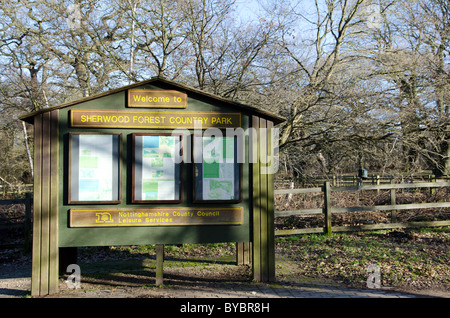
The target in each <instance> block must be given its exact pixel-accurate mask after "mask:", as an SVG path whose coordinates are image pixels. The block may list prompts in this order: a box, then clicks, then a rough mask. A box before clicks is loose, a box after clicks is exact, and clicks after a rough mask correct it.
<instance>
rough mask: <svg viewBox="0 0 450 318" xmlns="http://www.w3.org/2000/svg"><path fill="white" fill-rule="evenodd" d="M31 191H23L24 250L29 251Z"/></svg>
mask: <svg viewBox="0 0 450 318" xmlns="http://www.w3.org/2000/svg"><path fill="white" fill-rule="evenodd" d="M31 204H32V203H31V193H30V192H27V193H25V224H24V236H25V239H24V245H25V251H26V252H27V253H28V252H30V251H31Z"/></svg>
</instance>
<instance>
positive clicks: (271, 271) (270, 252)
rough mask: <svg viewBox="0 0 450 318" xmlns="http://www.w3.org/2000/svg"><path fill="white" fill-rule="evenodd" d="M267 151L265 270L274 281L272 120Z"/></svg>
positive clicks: (273, 158) (269, 124) (270, 279)
mask: <svg viewBox="0 0 450 318" xmlns="http://www.w3.org/2000/svg"><path fill="white" fill-rule="evenodd" d="M267 132H268V134H267V149H268V151H267V153H268V165H269V167H268V174H267V255H268V263H267V266H268V268H267V271H268V281H275V201H274V200H275V198H274V173H275V171H274V168H275V164H276V163H275V162H274V160H275V157H274V155H275V154H274V146H275V145H273V144H272V141H273V139H272V137H273V136H272V134H273V122H271V121H267Z"/></svg>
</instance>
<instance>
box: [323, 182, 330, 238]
mask: <svg viewBox="0 0 450 318" xmlns="http://www.w3.org/2000/svg"><path fill="white" fill-rule="evenodd" d="M323 191H324V196H323V197H324V214H325V227H324V232H325V233H326V234H327V235H331V187H330V182H328V181H326V182H325V184H324V186H323Z"/></svg>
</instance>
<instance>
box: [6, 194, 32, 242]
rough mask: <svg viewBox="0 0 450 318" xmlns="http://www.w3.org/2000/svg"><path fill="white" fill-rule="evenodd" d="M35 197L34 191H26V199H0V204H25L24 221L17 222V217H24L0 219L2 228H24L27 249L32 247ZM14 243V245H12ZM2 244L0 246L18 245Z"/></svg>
mask: <svg viewBox="0 0 450 318" xmlns="http://www.w3.org/2000/svg"><path fill="white" fill-rule="evenodd" d="M32 203H33V199H32V193H30V192H28V193H25V198H24V199H11V200H0V205H10V204H23V205H25V216H24V220H23V221H19V222H17V219H22V218H23V217H18V218H16V219H11V218H9V219H7V220H5V221H6V222H1V221H0V230H3V229H13V228H21V227H22V228H23V230H24V246H25V249H30V248H31V224H32V220H31V219H32V218H31V207H32ZM12 245H14V246H12ZM12 245H11V244H0V247H3V248H5V247H16V245H17V244H12Z"/></svg>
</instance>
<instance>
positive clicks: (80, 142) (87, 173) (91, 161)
mask: <svg viewBox="0 0 450 318" xmlns="http://www.w3.org/2000/svg"><path fill="white" fill-rule="evenodd" d="M71 138H72V140H71V145H72V149H71V162H72V166H71V170H72V172H71V201H80V202H99V201H108V202H110V201H117V200H119V195H118V188H119V186H118V183H119V181H118V180H117V178H118V176H119V172H118V170H119V164H118V162H119V149H118V147H119V135H110V134H73V135H72V136H71Z"/></svg>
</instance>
